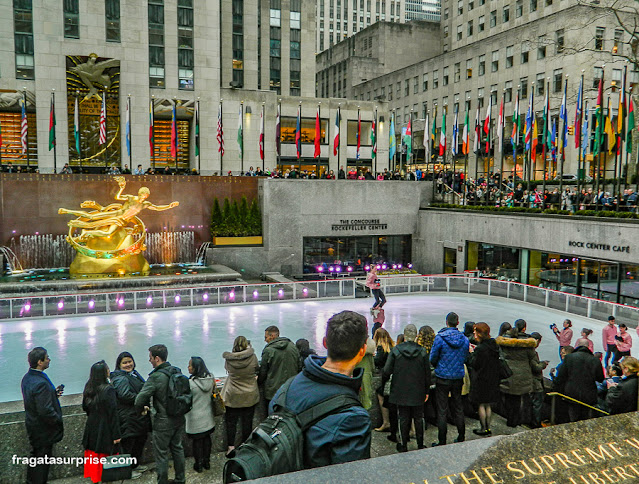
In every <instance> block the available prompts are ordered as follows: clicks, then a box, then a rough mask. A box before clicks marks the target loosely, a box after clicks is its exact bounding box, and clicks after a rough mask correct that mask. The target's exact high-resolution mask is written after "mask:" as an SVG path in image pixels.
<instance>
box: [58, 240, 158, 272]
mask: <svg viewBox="0 0 639 484" xmlns="http://www.w3.org/2000/svg"><path fill="white" fill-rule="evenodd" d="M134 245H135V242H134V240H133V237H132V236H131V235H130V234H128V233H127V231H126V229H124V228H120V229H118V230H116V231H115V232H114V233H113V234H112V235H110V236H108V237H92V238H90V239H89V240H88V241H87V243H86V249H87V251H95V253H103V254H104V258H100V259H98V258H95V257H92V256H90V255H85V254H84V253H82V252H78V253H77V254H76V256H75V258H74V259H73V262H72V263H71V266H70V267H69V274H70V275H71V276H72V277H74V276H76V277H77V276H83V275H91V276H96V275H103V276H111V275H115V274H118V275H122V276H123V275H127V274H132V273H135V274H136V275H137V274H139V275H148V274H149V271H150V270H151V268H150V267H149V263H148V262H147V260H146V259H145V258H144V256H143V255H142V254H141V253H139V252H138V253H135V254H128V253H127V249H129V248H131V247H133V246H134ZM115 251H117V253H118V254H120V255H117V256H113V257H111V256H110V255H111V254H112V253H113V252H115Z"/></svg>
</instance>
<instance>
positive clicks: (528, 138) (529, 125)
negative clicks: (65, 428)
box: [524, 90, 535, 151]
mask: <svg viewBox="0 0 639 484" xmlns="http://www.w3.org/2000/svg"><path fill="white" fill-rule="evenodd" d="M534 116H535V112H534V111H533V94H532V90H531V92H530V101H528V110H527V111H526V133H525V135H524V136H525V138H524V143H525V145H526V149H527V150H528V151H530V149H531V148H532V130H533V120H534V119H533V118H534Z"/></svg>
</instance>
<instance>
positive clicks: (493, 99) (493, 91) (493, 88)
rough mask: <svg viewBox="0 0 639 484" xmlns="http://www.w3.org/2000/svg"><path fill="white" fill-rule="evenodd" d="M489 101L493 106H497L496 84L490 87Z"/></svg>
mask: <svg viewBox="0 0 639 484" xmlns="http://www.w3.org/2000/svg"><path fill="white" fill-rule="evenodd" d="M490 100H491V102H492V103H493V106H496V105H497V84H493V85H492V86H490Z"/></svg>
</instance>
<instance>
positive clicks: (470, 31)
mask: <svg viewBox="0 0 639 484" xmlns="http://www.w3.org/2000/svg"><path fill="white" fill-rule="evenodd" d="M471 35H473V21H472V20H469V21H468V30H467V33H466V36H467V37H470V36H471Z"/></svg>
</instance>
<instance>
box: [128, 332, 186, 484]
mask: <svg viewBox="0 0 639 484" xmlns="http://www.w3.org/2000/svg"><path fill="white" fill-rule="evenodd" d="M168 356H169V351H168V350H167V348H166V346H164V345H161V344H160V345H153V346H151V347H150V348H149V362H150V363H151V366H153V371H152V372H151V373H149V378H148V379H147V381H146V383H144V386H143V387H142V390H140V393H139V394H138V396H137V397H136V398H135V406H136V407H138V408H140V409H142V408H143V409H144V412H147V411H148V410H149V404H150V401H151V397H153V410H154V412H153V455H154V457H155V470H156V472H157V475H158V484H167V483H168V482H169V450H170V451H171V455H172V456H173V464H174V466H175V481H174V482H175V483H176V484H182V483H184V482H185V476H184V467H185V463H184V448H183V447H182V438H183V437H184V423H185V422H184V414H185V413H187V412H188V411H189V410H190V409H191V405H192V396H191V390H190V387H189V379H188V378H187V377H186V376H184V375H183V374H182V371H181V370H180V369H179V368H178V367H176V366H171V364H170V363H169V362H168V361H166V360H167V358H168Z"/></svg>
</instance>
